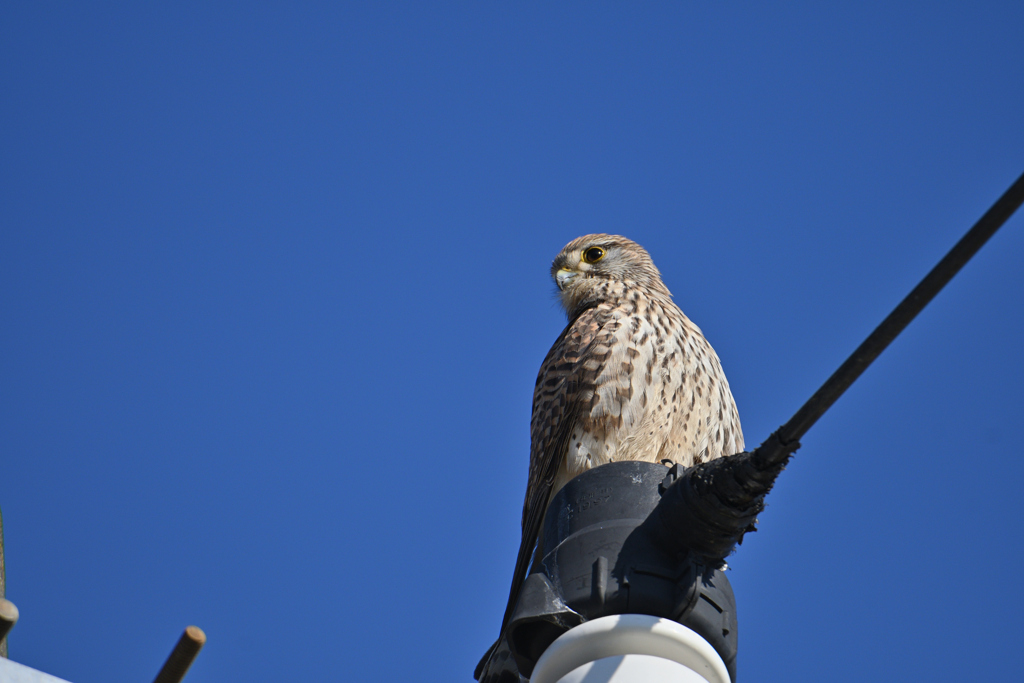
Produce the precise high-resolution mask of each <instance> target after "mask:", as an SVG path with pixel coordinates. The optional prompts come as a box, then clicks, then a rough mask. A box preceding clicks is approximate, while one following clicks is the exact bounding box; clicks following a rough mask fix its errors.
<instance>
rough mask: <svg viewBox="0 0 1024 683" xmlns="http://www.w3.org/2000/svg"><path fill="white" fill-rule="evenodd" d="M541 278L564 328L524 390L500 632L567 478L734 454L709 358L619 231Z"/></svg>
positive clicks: (596, 239)
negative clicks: (514, 528)
mask: <svg viewBox="0 0 1024 683" xmlns="http://www.w3.org/2000/svg"><path fill="white" fill-rule="evenodd" d="M551 275H552V277H553V278H554V280H555V284H556V285H557V286H558V290H559V295H560V299H561V302H562V306H563V307H564V308H565V312H566V314H567V315H568V317H569V324H568V325H567V326H566V328H565V330H563V331H562V334H561V335H559V337H558V339H557V340H556V341H555V344H554V346H552V347H551V350H550V351H549V352H548V355H547V358H545V359H544V362H543V363H542V364H541V366H540V372H539V374H538V375H537V385H536V388H535V389H534V393H533V418H532V419H531V421H530V439H531V445H530V475H529V481H528V483H527V487H526V500H525V502H524V504H523V537H522V542H521V544H520V546H519V556H518V558H517V560H516V569H515V573H514V575H513V580H512V589H511V591H510V594H509V602H508V607H507V608H506V610H505V618H504V620H503V622H502V631H504V629H505V627H506V626H507V625H508V621H509V618H510V617H511V615H512V611H513V610H514V609H515V605H516V602H517V600H518V597H519V590H520V588H521V586H522V583H523V580H524V578H525V576H526V569H527V565H528V563H529V561H530V557H531V555H533V552H534V548H535V547H536V545H537V537H538V533H539V531H540V529H541V525H542V521H543V517H544V513H545V511H546V509H547V506H548V503H549V501H550V500H551V497H552V496H553V495H554V494H555V493H556V492H557V491H558V490H559V489H560V488H561V487H562V486H564V485H565V484H566V483H567V482H568V481H569V480H570V479H572V478H573V477H575V476H576V475H578V474H580V473H582V472H584V471H586V470H588V469H590V468H592V467H597V466H598V465H602V464H604V463H608V462H612V461H618V460H641V461H644V462H661V461H663V460H671V461H673V462H675V463H679V464H681V465H683V466H690V465H694V464H698V463H702V462H705V461H707V460H711V459H713V458H718V457H721V456H723V455H730V454H733V453H739V452H741V451H742V450H743V433H742V431H741V430H740V418H739V415H738V413H737V411H736V403H735V401H734V400H733V397H732V393H731V392H730V391H729V383H728V382H727V381H726V379H725V374H724V373H723V372H722V365H721V363H720V362H719V360H718V355H717V354H716V353H715V351H714V349H712V348H711V345H710V344H708V342H707V340H706V339H704V335H703V334H701V331H700V329H699V328H698V327H697V326H696V325H694V324H693V323H692V322H690V320H689V318H687V317H686V316H685V315H683V312H682V311H681V310H679V307H678V306H676V305H675V303H673V302H672V294H671V293H670V292H669V291H668V288H667V287H665V284H664V283H663V282H662V281H661V273H659V272H658V269H657V268H656V267H655V266H654V262H653V261H651V257H650V256H649V255H648V254H647V252H646V251H645V250H644V249H643V247H641V246H640V245H639V244H637V243H635V242H632V241H631V240H628V239H626V238H625V237H619V236H617V235H587V236H585V237H579V238H577V239H575V240H573V241H572V242H570V243H569V244H567V245H566V246H565V248H564V249H562V251H561V253H559V254H558V256H557V257H556V258H555V260H554V263H553V264H552V265H551ZM485 660H486V657H485Z"/></svg>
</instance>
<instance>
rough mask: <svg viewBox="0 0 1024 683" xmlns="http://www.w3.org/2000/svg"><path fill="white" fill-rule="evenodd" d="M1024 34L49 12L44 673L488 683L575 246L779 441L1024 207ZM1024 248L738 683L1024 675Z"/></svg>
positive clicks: (31, 591) (28, 412)
mask: <svg viewBox="0 0 1024 683" xmlns="http://www.w3.org/2000/svg"><path fill="white" fill-rule="evenodd" d="M1021 26H1024V4H1021V3H1019V2H979V3H971V4H968V3H934V2H932V3H923V2H922V3H908V2H887V3H870V2H865V3H846V4H838V3H787V4H786V5H785V6H784V7H776V8H774V9H768V8H766V6H765V4H764V3H735V4H730V5H724V4H718V5H716V6H714V7H706V6H703V5H701V4H698V3H691V4H682V3H678V4H676V3H672V4H670V3H647V4H645V5H643V6H642V7H636V6H632V5H626V4H625V3H623V4H609V3H586V4H584V3H564V4H560V5H559V6H557V7H551V6H548V4H539V3H538V4H532V3H515V4H509V3H447V4H434V5H427V4H425V3H404V4H403V3H390V4H385V3H376V4H355V3H352V4H347V3H323V4H311V3H306V4H302V5H300V6H293V4H292V3H288V4H277V5H272V4H267V3H263V4H259V5H258V6H252V5H247V4H241V3H239V4H230V3H217V4H214V3H174V4H165V5H163V6H159V5H155V4H149V3H125V4H105V3H64V4H60V3H27V4H8V6H7V7H6V9H5V12H4V18H3V20H2V21H0V87H2V91H3V93H4V95H3V97H2V98H0V206H2V207H3V210H2V211H0V507H2V509H3V515H4V523H5V532H6V541H7V579H8V597H9V598H10V599H11V600H13V601H14V602H15V603H16V604H17V605H18V607H19V608H20V609H21V613H22V620H21V622H20V623H19V624H18V625H17V626H16V627H15V630H14V631H13V632H12V635H11V638H10V648H11V653H12V657H13V658H14V659H16V660H18V661H20V662H23V663H25V664H28V665H30V666H33V667H36V668H39V669H43V670H45V671H48V672H50V673H52V674H55V675H58V676H61V677H63V678H67V679H69V680H71V681H74V682H75V683H92V682H97V683H98V682H99V681H106V680H148V678H147V677H149V678H151V677H152V676H153V675H154V674H155V672H156V669H157V668H158V667H159V665H160V664H161V663H162V661H163V659H164V657H165V656H166V654H167V652H168V651H169V649H170V647H171V645H172V644H173V643H174V641H175V640H176V638H177V637H178V635H179V633H180V632H181V629H182V628H184V626H186V625H187V624H189V623H195V624H197V625H199V626H200V627H202V628H203V629H204V630H205V631H206V632H207V634H208V636H209V642H208V645H207V647H206V648H205V650H204V651H203V652H202V654H201V655H200V656H199V659H198V660H197V662H196V664H195V666H194V667H193V669H192V671H191V672H190V673H189V675H188V678H187V679H186V680H189V681H192V683H202V682H204V681H231V680H259V681H262V680H266V681H271V680H297V679H300V678H305V679H311V680H396V681H398V680H421V681H451V680H465V681H469V680H470V675H471V672H472V667H473V665H474V664H475V663H476V661H477V659H478V657H479V656H480V654H481V653H482V652H483V650H484V649H485V648H486V646H487V645H488V644H489V643H490V642H491V640H492V639H493V637H494V635H495V633H496V631H497V628H498V626H499V622H500V618H501V614H502V610H503V608H504V602H505V597H506V592H507V589H508V582H509V578H510V575H511V570H512V564H513V562H514V558H515V553H516V550H517V546H518V534H519V529H518V526H519V516H520V509H521V505H522V495H523V491H524V489H525V478H526V466H527V453H528V446H529V435H528V422H529V416H530V401H531V394H532V387H533V382H534V379H535V376H536V371H537V368H538V366H539V365H540V362H541V360H542V359H543V357H544V354H545V353H546V351H547V349H548V348H549V346H550V344H551V343H552V341H553V340H554V339H555V337H556V336H557V335H558V333H559V331H560V330H561V328H562V325H563V324H564V320H563V317H562V314H561V313H560V311H559V309H558V307H557V304H556V301H555V298H554V296H553V291H554V287H553V285H552V283H551V282H550V280H549V275H548V266H549V264H550V261H551V259H552V258H553V257H554V256H555V254H556V253H557V252H558V251H559V249H560V248H561V247H562V246H563V245H564V244H565V243H566V242H568V241H569V240H570V239H572V238H574V237H576V236H578V235H582V234H586V233H590V232H612V233H620V234H624V235H626V236H629V237H631V238H632V239H635V240H636V241H638V242H640V243H641V244H643V245H644V246H645V247H647V249H648V250H649V251H650V253H651V254H652V256H653V258H654V260H655V263H656V264H657V265H658V266H659V268H660V269H661V271H662V273H663V276H664V279H665V281H666V283H667V285H668V286H669V288H670V289H671V290H672V291H673V292H674V294H675V296H676V301H677V303H679V305H680V306H681V308H682V309H683V310H684V311H685V312H686V313H687V314H688V315H689V316H690V317H691V318H692V319H693V320H694V321H696V322H697V324H698V325H700V326H701V327H702V328H703V330H704V332H705V333H706V335H707V337H708V338H709V339H710V340H711V342H712V344H713V345H714V346H715V348H716V349H717V351H718V353H719V355H720V356H721V358H722V361H723V365H724V367H725V370H726V372H727V374H728V377H729V379H730V382H731V384H732V387H733V391H734V394H735V396H736V399H737V403H738V405H739V409H740V415H741V418H742V420H743V425H744V431H745V434H746V438H747V442H748V444H750V445H751V446H753V445H756V444H757V443H760V441H761V440H763V439H764V438H765V437H766V436H767V435H768V434H769V433H771V431H772V430H774V429H775V428H776V427H777V426H778V425H780V424H781V423H782V422H784V421H785V420H786V419H788V418H789V417H790V415H792V413H793V412H794V411H795V410H796V409H797V408H798V407H799V406H800V404H801V403H802V402H803V401H804V400H805V399H806V398H807V397H809V396H810V394H811V393H812V392H813V391H814V390H815V389H816V388H817V387H818V386H819V385H820V384H821V382H823V381H824V380H825V378H826V377H827V376H828V375H829V374H830V373H831V372H832V371H833V370H834V369H835V368H836V367H837V366H838V365H839V363H840V362H842V360H843V359H844V358H845V357H846V356H847V354H849V353H850V352H851V351H852V350H853V349H854V348H855V347H856V345H857V344H858V343H859V342H860V341H861V340H862V339H863V338H864V337H865V336H866V335H867V334H868V333H869V332H870V331H871V329H873V328H874V326H875V325H876V324H878V322H880V321H881V319H882V318H883V317H884V316H885V315H886V314H887V313H888V311H889V310H891V308H892V307H893V306H895V304H896V303H897V302H898V301H899V300H900V299H901V298H902V297H903V296H904V295H905V294H906V293H907V292H908V291H909V290H910V288H911V287H912V286H913V285H914V284H915V283H916V282H917V281H918V280H919V279H920V278H921V277H922V276H923V275H924V274H925V273H926V272H927V271H928V269H929V268H931V266H932V265H934V263H935V262H937V261H938V259H939V258H941V256H942V255H943V254H944V253H945V252H946V251H947V250H948V249H949V248H950V247H951V246H952V245H953V244H954V243H955V242H956V240H957V239H958V238H959V237H960V236H961V235H962V234H963V233H964V232H965V231H966V230H967V229H968V228H969V227H970V225H971V224H972V223H973V222H974V221H975V220H976V219H977V218H978V217H979V216H980V215H981V214H982V213H983V212H984V211H985V210H986V209H987V208H988V206H989V205H990V204H991V203H992V202H993V201H995V199H996V198H997V197H998V196H999V195H1000V194H1001V193H1002V192H1003V191H1004V190H1005V189H1006V187H1007V186H1009V184H1010V183H1011V182H1012V181H1013V180H1014V179H1015V178H1016V177H1017V176H1018V175H1020V173H1021V172H1022V171H1024V125H1021V122H1022V121H1024V41H1022V40H1021V38H1020V27H1021ZM1022 255H1024V216H1021V215H1018V216H1015V217H1014V218H1013V219H1012V220H1011V221H1010V222H1009V223H1007V225H1006V226H1005V227H1004V228H1003V230H1002V231H1001V232H1000V233H999V234H998V235H997V236H996V237H995V238H994V239H993V240H992V242H991V243H990V244H989V245H988V246H987V247H986V248H985V249H984V250H983V251H982V252H981V253H980V254H979V255H978V256H977V257H976V258H975V259H974V261H972V262H971V264H970V265H969V266H968V267H967V268H966V270H965V271H964V272H963V273H961V275H959V276H958V277H957V278H956V279H955V280H954V281H953V282H952V283H951V285H950V286H949V287H948V288H947V290H946V291H944V292H943V293H942V294H941V295H940V297H939V298H938V299H937V300H936V301H935V302H934V303H933V304H932V305H931V306H930V307H929V308H928V309H926V311H925V312H924V313H923V314H922V315H921V316H920V317H919V319H918V320H916V321H915V322H914V323H913V324H912V325H911V327H910V328H909V329H908V330H907V331H906V332H905V333H904V334H903V335H902V336H901V337H900V338H899V339H898V340H897V342H896V343H895V344H894V345H893V346H892V347H891V348H890V349H889V350H888V351H887V352H886V353H885V354H884V355H883V356H882V357H881V358H880V359H879V361H878V362H876V364H875V365H874V366H873V367H872V368H871V369H870V370H869V371H868V372H867V373H866V374H865V376H864V377H863V378H862V379H861V380H860V381H859V382H858V383H857V384H856V385H855V386H854V387H853V388H852V389H851V390H850V391H849V392H848V394H847V395H846V396H844V397H843V398H842V399H841V400H840V401H839V403H838V404H837V405H836V406H835V407H834V408H833V409H832V410H831V411H830V412H829V413H828V414H827V415H826V416H825V417H824V418H823V419H822V421H821V422H820V423H819V424H818V425H817V426H816V427H814V429H813V430H812V431H811V432H810V433H809V434H808V435H807V437H806V438H805V439H804V446H803V448H802V449H801V450H800V451H799V453H798V454H797V457H796V458H795V459H794V461H793V463H792V464H791V466H790V467H789V469H788V470H787V471H786V472H785V473H784V474H783V477H782V479H781V481H780V483H779V485H778V487H777V488H776V490H775V491H774V492H773V493H772V494H771V496H770V498H769V501H768V502H769V507H768V510H767V511H766V512H765V513H764V514H763V515H762V516H761V525H760V531H759V532H758V533H757V534H754V535H751V536H749V537H748V539H747V541H746V542H745V543H744V545H743V546H742V548H741V549H740V551H739V552H738V553H737V554H736V555H734V556H733V557H732V558H731V560H730V565H731V566H732V567H733V570H732V573H731V575H730V578H731V580H732V582H733V585H734V587H735V589H736V593H737V599H738V611H739V619H740V655H739V676H740V677H741V678H742V680H746V681H782V680H786V681H820V680H830V681H861V680H867V679H870V680H934V681H946V680H948V681H954V680H965V679H968V678H970V679H982V678H992V679H997V680H999V679H1002V680H1006V679H1008V678H1013V677H1014V676H1015V675H1018V674H1019V671H1020V670H1021V668H1022V667H1024V651H1022V650H1021V649H1020V648H1019V642H1020V640H1021V639H1022V638H1024V625H1022V622H1021V620H1020V613H1021V611H1022V609H1024V585H1022V584H1021V582H1020V580H1019V567H1020V566H1021V563H1022V562H1024V551H1022V549H1021V542H1022V540H1024V535H1022V531H1021V529H1020V525H1019V523H1018V521H1017V520H1018V518H1019V515H1020V513H1019V507H1020V502H1021V492H1020V486H1019V482H1020V481H1021V480H1022V478H1024V461H1022V459H1021V458H1020V456H1019V455H1018V453H1017V451H1016V450H1015V449H1016V446H1017V443H1018V440H1019V436H1018V425H1019V423H1020V420H1021V416H1022V414H1024V398H1022V392H1021V387H1022V386H1024V360H1022V356H1021V353H1020V344H1021V339H1022V336H1024V323H1022V320H1021V312H1022V301H1024V268H1021V265H1020V262H1021V257H1022Z"/></svg>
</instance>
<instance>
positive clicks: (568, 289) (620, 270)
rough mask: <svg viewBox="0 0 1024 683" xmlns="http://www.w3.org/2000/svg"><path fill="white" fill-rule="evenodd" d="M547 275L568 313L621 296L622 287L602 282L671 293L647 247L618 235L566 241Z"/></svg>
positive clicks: (646, 290) (648, 291)
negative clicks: (552, 281)
mask: <svg viewBox="0 0 1024 683" xmlns="http://www.w3.org/2000/svg"><path fill="white" fill-rule="evenodd" d="M551 277H552V278H554V280H555V285H556V286H557V287H558V292H559V297H560V298H561V301H562V306H563V307H564V308H565V311H566V313H568V314H569V316H570V317H572V316H573V315H574V314H575V313H576V312H578V311H579V310H580V309H581V308H583V307H586V306H591V305H594V304H596V303H601V302H602V301H604V300H606V299H607V298H609V297H612V296H622V294H623V290H622V288H615V287H608V286H606V285H607V284H609V283H613V282H619V283H622V284H624V285H625V286H626V290H630V289H633V288H639V289H640V290H642V291H645V292H646V293H647V294H649V295H651V294H660V295H664V296H667V297H669V296H671V294H670V293H669V291H668V289H667V288H666V287H665V285H664V283H662V281H661V273H659V272H658V269H657V268H656V267H655V266H654V262H653V261H651V257H650V256H649V255H648V254H647V251H646V250H645V249H644V248H643V247H641V246H640V245H639V244H637V243H636V242H634V241H632V240H628V239H626V238H625V237H620V236H618V235H584V236H583V237H577V238H576V239H574V240H573V241H572V242H569V244H567V245H565V247H564V248H563V249H562V251H561V252H560V253H559V254H558V256H556V257H555V260H554V262H553V263H552V264H551Z"/></svg>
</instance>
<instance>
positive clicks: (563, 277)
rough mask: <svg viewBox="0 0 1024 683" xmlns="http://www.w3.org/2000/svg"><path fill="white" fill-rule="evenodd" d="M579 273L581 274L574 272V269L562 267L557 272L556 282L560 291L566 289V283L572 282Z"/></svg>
mask: <svg viewBox="0 0 1024 683" xmlns="http://www.w3.org/2000/svg"><path fill="white" fill-rule="evenodd" d="M577 275H579V273H574V272H573V271H571V270H566V269H565V268H562V269H560V270H559V271H558V272H557V273H555V284H557V285H558V289H559V291H561V290H564V289H565V287H566V285H568V284H569V283H570V282H572V280H573V278H574V277H576V276H577Z"/></svg>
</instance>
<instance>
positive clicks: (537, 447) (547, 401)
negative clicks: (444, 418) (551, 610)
mask: <svg viewBox="0 0 1024 683" xmlns="http://www.w3.org/2000/svg"><path fill="white" fill-rule="evenodd" d="M608 318H609V316H608V311H607V310H604V307H596V308H589V309H586V310H584V311H583V312H582V313H580V314H579V315H578V316H576V318H574V319H573V320H572V321H570V322H569V324H568V325H567V326H566V328H565V329H564V330H563V331H562V334H561V335H559V337H558V339H556V340H555V343H554V345H553V346H552V347H551V350H550V351H548V355H547V357H546V358H545V359H544V362H543V363H542V364H541V366H540V372H539V373H538V374H537V384H536V386H535V388H534V393H533V418H532V419H531V421H530V475H529V480H528V482H527V485H526V499H525V500H524V501H523V536H522V540H521V541H520V543H519V554H518V556H517V557H516V567H515V571H514V572H513V574H512V586H511V588H510V589H509V594H508V604H507V605H506V607H505V616H504V617H503V618H502V621H501V632H500V634H499V637H498V641H497V642H495V644H494V645H492V646H491V648H490V649H489V650H488V651H487V653H486V654H485V655H484V656H483V658H482V659H481V660H480V663H479V664H477V667H476V671H475V672H474V677H475V678H476V679H477V680H481V675H482V674H483V672H484V669H485V667H487V665H488V662H489V661H490V659H491V657H492V655H493V654H494V652H495V651H496V649H497V648H499V647H500V644H501V641H502V637H503V636H504V635H505V629H506V627H507V626H508V622H509V620H510V619H511V618H512V612H513V611H514V610H515V607H516V604H517V603H518V602H519V592H520V590H521V589H522V587H523V581H525V580H526V570H527V569H528V568H529V566H530V560H531V558H532V556H533V551H534V548H536V546H537V538H538V536H539V535H540V527H541V523H542V522H543V520H544V513H545V511H546V509H547V504H548V498H549V497H550V495H551V486H552V483H553V482H554V479H555V475H556V474H557V473H558V469H559V467H561V465H562V461H563V460H564V458H565V453H566V450H567V449H568V447H569V443H570V439H571V438H572V434H573V428H574V427H575V426H576V425H577V423H578V420H579V419H580V417H581V416H582V415H583V414H584V413H585V412H586V411H587V410H588V408H589V401H590V397H591V396H593V394H594V388H593V387H594V380H595V379H596V373H594V372H584V370H583V368H582V364H583V362H584V361H585V360H586V352H587V350H588V348H589V347H590V346H591V345H592V344H593V342H594V340H595V339H596V338H597V337H598V335H599V333H600V331H601V327H602V325H603V324H604V323H605V322H606V321H607V320H608Z"/></svg>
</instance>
